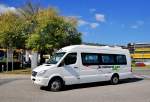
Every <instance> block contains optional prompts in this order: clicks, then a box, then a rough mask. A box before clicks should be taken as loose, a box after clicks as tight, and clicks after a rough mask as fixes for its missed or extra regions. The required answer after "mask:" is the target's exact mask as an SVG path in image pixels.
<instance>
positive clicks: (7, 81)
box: [0, 71, 150, 102]
mask: <svg viewBox="0 0 150 102" xmlns="http://www.w3.org/2000/svg"><path fill="white" fill-rule="evenodd" d="M139 73H140V75H143V74H144V73H142V72H138V71H135V72H134V74H135V75H136V74H137V75H139ZM146 73H147V71H146ZM0 102H150V79H149V78H139V77H138V78H136V77H135V78H131V79H127V80H123V81H121V82H120V84H118V85H110V84H109V82H99V83H92V84H82V85H73V86H67V88H66V89H65V90H64V91H61V92H51V91H47V90H45V89H40V87H39V86H36V85H34V84H33V83H32V81H31V80H30V76H29V75H18V76H15V75H12V76H9V75H0Z"/></svg>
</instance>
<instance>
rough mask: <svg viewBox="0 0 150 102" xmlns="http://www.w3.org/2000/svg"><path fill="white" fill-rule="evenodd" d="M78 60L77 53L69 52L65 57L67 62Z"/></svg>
mask: <svg viewBox="0 0 150 102" xmlns="http://www.w3.org/2000/svg"><path fill="white" fill-rule="evenodd" d="M76 60H77V53H69V54H68V55H67V56H66V58H65V64H66V65H70V64H75V63H76Z"/></svg>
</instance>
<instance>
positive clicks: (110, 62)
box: [31, 45, 132, 91]
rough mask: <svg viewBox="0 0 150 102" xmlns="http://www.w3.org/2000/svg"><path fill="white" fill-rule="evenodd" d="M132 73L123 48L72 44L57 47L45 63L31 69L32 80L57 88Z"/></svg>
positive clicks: (129, 61) (117, 77) (126, 75)
mask: <svg viewBox="0 0 150 102" xmlns="http://www.w3.org/2000/svg"><path fill="white" fill-rule="evenodd" d="M131 75H132V69H131V58H130V54H129V51H128V50H127V49H122V48H120V47H108V46H89V45H73V46H67V47H64V48H62V49H60V50H59V51H58V52H57V53H55V54H54V56H53V57H52V58H51V59H50V60H49V61H48V62H47V63H46V64H43V65H41V66H38V67H37V68H35V69H34V70H33V71H32V76H31V80H32V81H33V83H34V84H38V85H40V86H48V87H49V89H50V90H52V91H59V90H61V89H62V88H63V86H64V85H72V84H81V83H91V82H99V81H109V80H110V81H111V83H112V84H118V82H119V80H120V79H126V78H130V77H131Z"/></svg>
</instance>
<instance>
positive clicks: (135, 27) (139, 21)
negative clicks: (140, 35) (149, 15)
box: [131, 20, 144, 29]
mask: <svg viewBox="0 0 150 102" xmlns="http://www.w3.org/2000/svg"><path fill="white" fill-rule="evenodd" d="M143 25H144V21H142V20H138V21H136V23H135V24H134V25H132V26H131V28H132V29H138V28H140V27H141V26H143Z"/></svg>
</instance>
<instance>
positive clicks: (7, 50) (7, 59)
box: [6, 48, 8, 71]
mask: <svg viewBox="0 0 150 102" xmlns="http://www.w3.org/2000/svg"><path fill="white" fill-rule="evenodd" d="M6 71H8V48H7V58H6Z"/></svg>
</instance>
